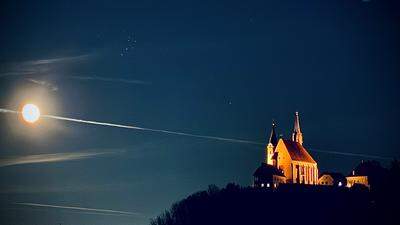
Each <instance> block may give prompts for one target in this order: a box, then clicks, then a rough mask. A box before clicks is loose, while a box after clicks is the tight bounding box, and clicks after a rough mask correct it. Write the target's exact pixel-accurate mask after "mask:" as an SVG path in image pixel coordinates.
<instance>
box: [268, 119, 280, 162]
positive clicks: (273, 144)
mask: <svg viewBox="0 0 400 225" xmlns="http://www.w3.org/2000/svg"><path fill="white" fill-rule="evenodd" d="M277 143H278V139H277V138H276V132H275V122H274V121H272V128H271V134H270V135H269V140H268V145H267V148H266V149H265V151H266V152H265V153H266V154H265V163H266V164H268V165H272V166H273V165H274V162H273V156H274V152H275V147H276V144H277Z"/></svg>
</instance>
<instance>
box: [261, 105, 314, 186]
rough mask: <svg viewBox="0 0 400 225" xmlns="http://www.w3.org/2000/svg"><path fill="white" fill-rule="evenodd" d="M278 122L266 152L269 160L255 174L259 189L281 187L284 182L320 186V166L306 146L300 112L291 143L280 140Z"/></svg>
mask: <svg viewBox="0 0 400 225" xmlns="http://www.w3.org/2000/svg"><path fill="white" fill-rule="evenodd" d="M275 127H276V125H275V123H272V129H271V134H270V136H269V141H268V145H267V146H266V149H265V161H264V162H263V163H262V164H261V166H260V167H258V168H257V169H256V171H255V172H254V174H253V176H254V183H253V185H254V186H255V187H277V186H278V185H279V184H280V183H293V184H308V185H317V184H318V165H317V162H316V161H315V160H314V159H313V158H312V156H311V155H310V154H309V153H308V151H307V149H306V148H304V146H303V133H302V132H301V129H300V119H299V113H298V112H296V113H295V119H294V128H293V133H292V137H291V139H290V140H287V139H283V138H281V137H280V138H279V139H278V138H277V136H276V131H275Z"/></svg>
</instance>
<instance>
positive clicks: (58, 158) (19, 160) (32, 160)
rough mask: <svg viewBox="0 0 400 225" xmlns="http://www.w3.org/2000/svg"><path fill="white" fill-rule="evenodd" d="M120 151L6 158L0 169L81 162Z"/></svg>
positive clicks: (2, 160)
mask: <svg viewBox="0 0 400 225" xmlns="http://www.w3.org/2000/svg"><path fill="white" fill-rule="evenodd" d="M121 152H122V151H121V150H118V151H117V150H114V151H107V152H72V153H52V154H36V155H25V156H14V157H7V158H0V167H7V166H15V165H22V164H37V163H51V162H63V161H72V160H82V159H87V158H93V157H97V156H101V155H106V154H115V153H121Z"/></svg>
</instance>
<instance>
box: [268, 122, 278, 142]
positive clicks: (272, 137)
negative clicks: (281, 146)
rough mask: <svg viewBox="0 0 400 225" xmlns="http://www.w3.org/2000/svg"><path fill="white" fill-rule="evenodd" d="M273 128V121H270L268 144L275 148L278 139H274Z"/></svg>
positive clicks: (274, 125)
mask: <svg viewBox="0 0 400 225" xmlns="http://www.w3.org/2000/svg"><path fill="white" fill-rule="evenodd" d="M275 127H276V124H275V121H273V120H272V128H271V134H270V135H269V140H268V144H269V143H271V144H272V145H273V146H276V144H277V143H278V139H277V138H276V132H275Z"/></svg>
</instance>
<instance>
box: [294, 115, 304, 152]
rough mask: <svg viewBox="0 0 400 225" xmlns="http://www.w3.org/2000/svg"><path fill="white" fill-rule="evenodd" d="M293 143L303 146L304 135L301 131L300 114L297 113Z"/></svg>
mask: <svg viewBox="0 0 400 225" xmlns="http://www.w3.org/2000/svg"><path fill="white" fill-rule="evenodd" d="M292 141H295V142H298V143H300V144H301V145H303V134H302V133H301V129H300V119H299V112H296V113H295V117H294V127H293V134H292Z"/></svg>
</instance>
